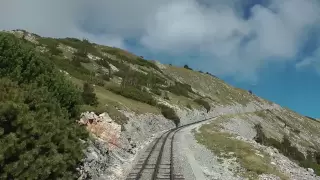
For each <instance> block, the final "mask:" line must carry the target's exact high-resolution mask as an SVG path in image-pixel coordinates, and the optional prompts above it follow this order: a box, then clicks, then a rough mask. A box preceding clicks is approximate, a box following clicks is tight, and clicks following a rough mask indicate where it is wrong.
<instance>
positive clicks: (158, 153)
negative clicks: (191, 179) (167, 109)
mask: <svg viewBox="0 0 320 180" xmlns="http://www.w3.org/2000/svg"><path fill="white" fill-rule="evenodd" d="M215 117H216V116H215ZM215 117H211V118H207V119H204V120H202V121H198V122H194V123H190V124H186V125H183V126H180V127H177V128H174V129H171V130H168V131H166V132H165V133H163V134H162V135H161V136H160V137H159V138H157V139H155V140H154V141H153V142H152V144H150V145H149V147H148V148H147V149H146V151H145V152H144V153H143V154H142V156H141V157H140V159H139V161H138V162H137V164H136V166H135V167H134V169H133V170H132V171H131V173H130V174H129V175H128V177H127V180H183V179H184V177H183V175H182V174H179V173H177V172H176V171H175V168H174V162H173V158H174V156H173V154H174V149H173V144H174V137H175V134H176V133H177V132H179V131H180V130H181V129H183V128H185V127H188V126H191V125H193V124H197V123H201V122H203V121H207V120H209V119H212V118H215Z"/></svg>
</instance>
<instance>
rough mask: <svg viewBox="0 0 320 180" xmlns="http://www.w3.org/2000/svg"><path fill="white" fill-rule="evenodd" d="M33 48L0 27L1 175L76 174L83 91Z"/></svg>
mask: <svg viewBox="0 0 320 180" xmlns="http://www.w3.org/2000/svg"><path fill="white" fill-rule="evenodd" d="M34 49H35V48H34V46H33V45H31V44H29V43H27V42H24V41H21V39H18V38H16V37H14V36H13V35H10V34H6V33H0V77H1V79H0V147H1V148H0V179H75V178H76V176H77V171H76V167H77V166H78V165H79V163H80V161H81V159H82V158H83V155H84V154H83V151H82V150H83V148H84V145H83V144H82V143H81V142H80V140H79V138H82V139H85V138H87V136H88V135H87V133H86V131H85V130H84V129H83V128H80V127H79V126H78V125H77V124H76V122H75V119H74V118H76V117H77V116H78V115H79V111H78V107H79V105H80V104H81V94H80V91H79V90H77V89H76V88H75V87H74V86H73V85H72V84H71V83H70V82H68V81H66V80H65V78H64V76H63V75H62V73H60V72H59V71H57V69H56V68H55V67H54V65H53V64H52V62H51V61H49V60H48V59H45V58H44V57H42V56H41V55H39V54H37V53H36V52H35V51H34Z"/></svg>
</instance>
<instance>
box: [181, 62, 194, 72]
mask: <svg viewBox="0 0 320 180" xmlns="http://www.w3.org/2000/svg"><path fill="white" fill-rule="evenodd" d="M183 67H184V68H185V69H189V70H191V71H192V70H193V69H192V68H190V67H189V66H188V65H187V64H186V65H184V66H183Z"/></svg>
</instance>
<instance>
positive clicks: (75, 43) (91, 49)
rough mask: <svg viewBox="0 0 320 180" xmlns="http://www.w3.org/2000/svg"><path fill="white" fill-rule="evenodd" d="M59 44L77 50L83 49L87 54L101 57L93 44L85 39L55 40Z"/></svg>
mask: <svg viewBox="0 0 320 180" xmlns="http://www.w3.org/2000/svg"><path fill="white" fill-rule="evenodd" d="M57 41H59V42H60V43H62V44H64V45H67V46H70V47H73V48H75V49H77V50H79V49H80V50H81V49H85V50H86V52H87V53H91V54H92V55H94V56H98V57H101V53H100V52H99V51H98V50H97V48H96V47H95V46H94V44H92V43H90V42H89V41H88V40H87V39H83V40H80V39H76V38H64V39H57Z"/></svg>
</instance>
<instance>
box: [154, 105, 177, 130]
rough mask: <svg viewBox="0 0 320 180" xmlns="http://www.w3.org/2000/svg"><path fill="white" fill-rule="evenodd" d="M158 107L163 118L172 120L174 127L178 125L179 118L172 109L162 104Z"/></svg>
mask: <svg viewBox="0 0 320 180" xmlns="http://www.w3.org/2000/svg"><path fill="white" fill-rule="evenodd" d="M158 106H159V107H160V109H161V113H162V115H163V116H164V117H165V118H167V119H170V120H172V121H173V122H174V123H175V125H176V126H178V125H179V124H180V118H179V116H178V115H177V113H176V112H175V110H174V109H173V108H171V107H169V106H166V105H163V104H159V105H158Z"/></svg>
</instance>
